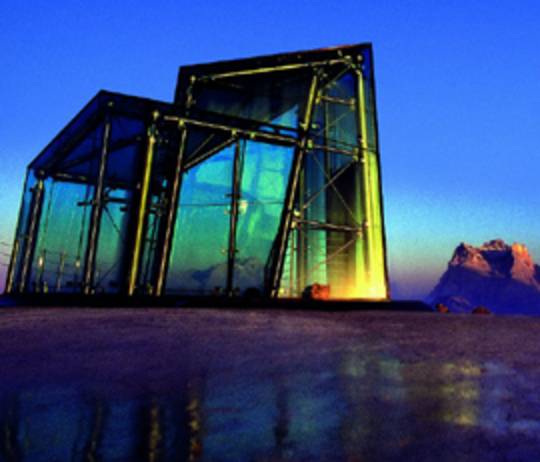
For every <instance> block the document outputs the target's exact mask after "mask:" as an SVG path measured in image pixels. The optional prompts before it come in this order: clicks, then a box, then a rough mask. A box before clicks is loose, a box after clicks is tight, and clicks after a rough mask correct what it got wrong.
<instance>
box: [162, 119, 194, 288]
mask: <svg viewBox="0 0 540 462" xmlns="http://www.w3.org/2000/svg"><path fill="white" fill-rule="evenodd" d="M178 126H179V130H180V141H179V146H178V154H177V156H176V165H175V168H174V172H173V175H174V177H173V181H172V185H171V188H170V192H169V197H168V201H167V212H166V220H165V224H164V226H165V233H164V236H163V246H162V250H161V255H160V258H159V266H158V273H157V278H156V291H155V294H156V295H162V293H163V289H164V286H165V281H166V278H167V271H168V269H169V258H170V255H171V243H172V237H173V229H174V224H175V221H176V214H177V209H178V204H179V202H180V191H181V186H182V175H183V165H184V151H185V148H186V141H187V128H186V126H185V124H183V123H181V122H180V121H178Z"/></svg>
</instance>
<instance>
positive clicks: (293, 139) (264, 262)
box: [7, 45, 389, 300]
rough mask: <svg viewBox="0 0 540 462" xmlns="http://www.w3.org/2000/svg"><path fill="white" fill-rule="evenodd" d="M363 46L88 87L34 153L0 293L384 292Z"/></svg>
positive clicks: (368, 58) (375, 295)
mask: <svg viewBox="0 0 540 462" xmlns="http://www.w3.org/2000/svg"><path fill="white" fill-rule="evenodd" d="M386 273H387V272H386V263H385V243H384V224H383V213H382V200H381V182H380V164H379V154H378V144H377V124H376V111H375V97H374V85H373V61H372V51H371V47H370V46H369V45H357V46H348V47H340V48H334V49H323V50H314V51H309V52H299V53H290V54H283V55H273V56H264V57H259V58H250V59H243V60H236V61H226V62H218V63H211V64H202V65H194V66H186V67H182V68H180V73H179V77H178V83H177V89H176V95H175V101H174V102H173V103H165V102H160V101H153V100H149V99H144V98H137V97H132V96H126V95H121V94H118V93H110V92H104V91H102V92H100V93H98V94H97V95H96V97H94V98H93V99H92V100H91V101H90V102H89V103H88V104H87V105H86V106H85V108H83V110H82V111H81V112H80V113H79V114H78V115H77V116H76V117H75V118H74V119H73V120H72V121H71V122H70V123H69V124H68V125H67V126H66V128H65V129H64V130H63V131H62V132H60V134H59V135H58V136H57V137H56V138H55V139H54V140H53V141H52V142H51V143H50V144H49V145H48V146H47V147H46V148H45V149H44V150H43V151H42V152H41V153H40V154H39V155H38V156H37V158H36V159H35V160H34V161H33V162H32V163H31V164H30V166H29V168H28V174H27V179H26V183H25V189H24V194H23V200H22V205H21V210H20V216H19V223H18V227H17V231H16V236H15V245H14V251H13V255H12V259H11V265H10V271H9V274H8V281H7V291H8V292H9V293H81V294H86V295H92V294H101V293H103V294H109V293H111V294H125V295H135V294H147V295H156V296H160V295H168V294H171V295H176V294H178V295H214V296H218V295H219V296H238V295H242V294H244V293H246V292H247V291H251V293H254V291H256V293H260V294H261V295H263V296H266V297H290V298H298V297H301V296H302V294H303V292H304V290H305V289H306V287H309V286H311V285H313V284H321V285H325V286H329V289H330V298H332V299H369V300H385V299H388V296H389V294H388V284H387V276H386Z"/></svg>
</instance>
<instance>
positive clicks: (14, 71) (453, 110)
mask: <svg viewBox="0 0 540 462" xmlns="http://www.w3.org/2000/svg"><path fill="white" fill-rule="evenodd" d="M539 23H540V2H538V1H526V0H525V1H513V2H510V1H504V0H503V1H497V2H494V1H475V2H470V1H444V2H441V1H361V0H357V1H348V0H346V1H340V2H322V1H309V2H307V1H296V2H279V1H259V2H244V1H237V2H225V1H213V2H187V1H186V2H184V1H153V2H123V1H116V2H105V1H101V0H97V1H93V2H82V1H71V2H67V1H66V2H60V1H52V0H51V1H48V2H45V1H40V0H35V1H32V2H14V1H10V0H4V1H3V2H2V4H1V6H0V44H1V49H2V51H1V54H0V60H1V61H0V68H1V73H0V101H1V103H0V167H1V168H0V216H1V217H2V220H1V221H0V242H2V241H3V242H6V241H7V242H10V241H11V240H12V235H13V228H14V224H15V220H16V214H17V209H18V204H19V200H20V195H21V188H22V182H23V177H24V170H25V166H26V165H27V164H28V162H29V161H30V160H31V159H32V158H33V157H34V156H35V154H37V153H38V152H39V151H40V150H41V149H42V148H43V147H44V146H45V144H46V143H47V142H48V141H49V140H50V139H51V138H52V137H53V136H54V135H55V134H56V133H57V132H58V131H59V130H60V129H61V128H62V127H63V126H64V125H65V124H66V123H67V122H68V120H69V119H70V118H71V117H72V116H73V115H74V114H75V113H76V112H77V111H78V110H79V109H80V108H81V107H82V106H83V105H84V104H85V102H86V101H87V100H88V99H90V98H91V97H92V96H93V95H94V94H95V93H96V92H97V91H98V90H99V89H102V88H104V89H109V90H115V91H121V92H123V93H131V94H135V95H141V96H148V97H152V98H157V99H164V100H168V101H170V100H172V97H173V92H174V87H175V79H176V74H177V70H178V66H179V65H181V64H193V63H198V62H206V61H214V60H219V59H232V58H239V57H248V56H254V55H258V54H268V53H276V52H286V51H294V50H300V49H310V48H318V47H325V46H332V45H340V44H351V43H359V42H372V43H373V45H374V52H375V71H376V85H377V104H378V112H379V128H380V146H381V159H382V169H383V171H382V173H383V187H384V197H385V217H386V225H387V241H388V251H389V252H388V259H389V263H390V270H391V272H390V277H391V281H392V284H393V287H394V294H395V295H396V296H397V297H399V298H403V297H418V296H422V295H424V294H425V293H426V292H427V291H428V290H429V289H430V288H431V287H432V286H433V284H434V283H435V282H436V281H437V279H438V277H439V276H440V274H441V273H442V271H443V270H444V268H445V266H446V263H447V261H448V259H449V258H450V256H451V253H452V250H453V249H454V247H455V246H456V245H457V244H458V243H459V242H461V241H467V242H470V243H473V244H481V243H482V242H484V241H486V240H489V239H492V238H496V237H501V238H503V239H505V240H507V241H511V242H513V241H518V242H523V243H525V244H526V245H527V246H528V247H529V249H530V251H531V253H532V254H533V257H534V258H535V260H536V261H540V195H539V194H538V184H537V181H538V178H539V176H540V168H539V167H540V112H539V110H540V53H539V51H538V48H539V46H540V27H539V26H538V24H539ZM3 249H4V247H1V248H0V250H1V251H3ZM0 256H1V254H0ZM0 261H5V257H2V258H0ZM0 270H1V267H0ZM0 277H2V271H0Z"/></svg>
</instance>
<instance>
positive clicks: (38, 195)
mask: <svg viewBox="0 0 540 462" xmlns="http://www.w3.org/2000/svg"><path fill="white" fill-rule="evenodd" d="M43 190H44V185H43V179H41V178H40V179H38V181H37V184H36V185H35V186H34V188H33V189H32V202H31V204H32V205H31V206H30V210H31V212H30V214H31V215H30V223H28V233H27V237H26V244H25V246H24V257H23V267H22V271H21V277H20V283H19V292H24V291H25V289H26V287H27V286H28V282H29V280H30V271H29V270H30V265H31V264H32V260H33V258H34V241H35V240H36V236H37V231H38V228H39V222H40V220H41V209H42V205H43Z"/></svg>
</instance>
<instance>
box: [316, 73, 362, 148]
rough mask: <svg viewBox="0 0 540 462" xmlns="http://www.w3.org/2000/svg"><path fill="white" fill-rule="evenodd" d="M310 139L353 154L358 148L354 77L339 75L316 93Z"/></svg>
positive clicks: (350, 74) (351, 74) (346, 74)
mask: <svg viewBox="0 0 540 462" xmlns="http://www.w3.org/2000/svg"><path fill="white" fill-rule="evenodd" d="M317 101H318V103H317V105H316V108H315V114H314V120H313V124H312V130H311V136H313V137H314V142H315V144H318V145H325V146H331V147H334V148H338V149H344V150H351V151H352V150H353V149H354V148H356V147H357V146H358V119H357V114H356V77H355V75H354V74H353V73H352V72H347V73H344V74H341V75H339V76H338V77H337V78H336V79H335V80H331V81H330V82H329V83H327V84H325V85H324V86H323V88H322V89H321V90H320V92H319V98H318V100H317Z"/></svg>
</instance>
